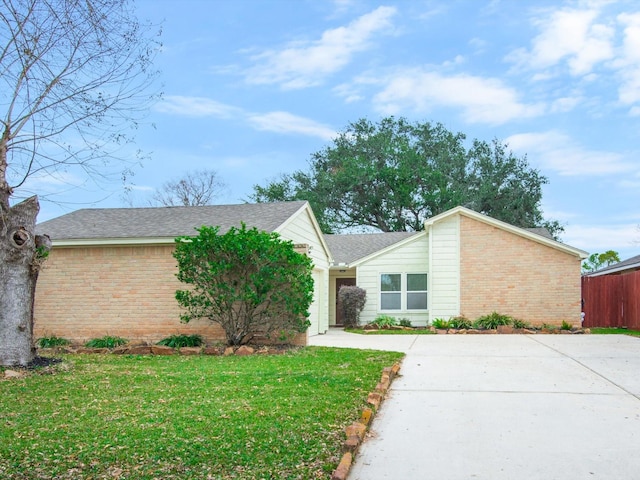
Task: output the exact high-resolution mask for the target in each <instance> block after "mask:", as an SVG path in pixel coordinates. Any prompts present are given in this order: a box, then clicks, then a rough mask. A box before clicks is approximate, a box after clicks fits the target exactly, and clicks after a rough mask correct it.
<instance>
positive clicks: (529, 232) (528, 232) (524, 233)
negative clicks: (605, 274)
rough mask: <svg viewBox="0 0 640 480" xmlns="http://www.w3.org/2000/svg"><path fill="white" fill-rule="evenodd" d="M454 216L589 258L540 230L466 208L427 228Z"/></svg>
mask: <svg viewBox="0 0 640 480" xmlns="http://www.w3.org/2000/svg"><path fill="white" fill-rule="evenodd" d="M454 215H464V216H466V217H469V218H472V219H474V220H478V221H480V222H483V223H486V224H488V225H492V226H494V227H496V228H499V229H501V230H505V231H507V232H510V233H513V234H515V235H519V236H521V237H524V238H527V239H529V240H532V241H534V242H537V243H541V244H543V245H546V246H548V247H551V248H555V249H556V250H560V251H563V252H565V253H567V254H570V255H574V256H577V257H579V258H582V259H584V258H587V257H588V256H589V254H588V253H587V252H585V251H584V250H580V249H578V248H575V247H571V246H570V245H567V244H566V243H562V242H558V241H556V240H554V239H553V238H548V237H547V236H545V235H543V234H542V232H538V231H537V230H538V229H526V228H520V227H516V226H515V225H511V224H510V223H506V222H503V221H502V220H497V219H495V218H492V217H489V216H488V215H483V214H482V213H478V212H476V211H474V210H471V209H469V208H466V207H455V208H452V209H451V210H447V211H446V212H443V213H441V214H439V215H436V216H435V217H431V218H429V219H428V220H426V221H425V222H424V224H425V228H426V229H428V228H429V227H430V226H431V225H433V224H434V223H437V222H440V221H442V220H444V219H445V218H450V217H452V216H454Z"/></svg>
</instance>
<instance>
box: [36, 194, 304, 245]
mask: <svg viewBox="0 0 640 480" xmlns="http://www.w3.org/2000/svg"><path fill="white" fill-rule="evenodd" d="M305 204H306V202H304V201H299V202H282V203H244V204H239V205H208V206H200V207H151V208H90V209H82V210H76V211H75V212H71V213H68V214H66V215H62V216H61V217H57V218H54V219H52V220H47V221H46V222H42V223H40V224H38V226H37V227H36V232H37V233H38V234H46V235H49V237H51V239H52V240H80V239H82V240H89V239H119V238H173V237H178V236H184V235H192V236H195V235H196V234H197V233H196V231H195V228H198V227H201V226H203V225H206V226H219V227H220V232H221V233H225V232H227V231H228V230H229V228H231V227H232V226H234V227H239V226H240V224H241V223H242V222H244V223H245V224H246V225H247V227H256V228H258V229H259V230H265V231H268V232H272V231H275V230H276V229H277V228H278V227H280V226H281V225H282V224H283V223H284V222H286V221H287V220H288V219H289V218H290V217H291V216H292V215H293V214H294V213H296V212H297V211H298V210H300V209H301V208H302V207H303V206H304V205H305Z"/></svg>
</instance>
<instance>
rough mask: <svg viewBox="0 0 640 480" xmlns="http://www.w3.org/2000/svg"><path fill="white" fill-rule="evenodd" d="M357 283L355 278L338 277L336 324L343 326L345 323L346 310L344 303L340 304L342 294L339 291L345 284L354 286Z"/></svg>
mask: <svg viewBox="0 0 640 480" xmlns="http://www.w3.org/2000/svg"><path fill="white" fill-rule="evenodd" d="M355 284H356V279H355V278H336V326H339V327H341V326H342V325H344V320H343V317H344V311H343V310H342V305H340V296H339V295H338V292H339V291H340V287H342V286H343V285H348V286H354V285H355Z"/></svg>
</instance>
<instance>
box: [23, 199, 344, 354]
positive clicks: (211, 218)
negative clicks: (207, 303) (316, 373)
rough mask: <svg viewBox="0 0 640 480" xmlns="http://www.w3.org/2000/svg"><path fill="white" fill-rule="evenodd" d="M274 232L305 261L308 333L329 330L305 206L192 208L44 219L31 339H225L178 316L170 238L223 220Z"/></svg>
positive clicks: (319, 254) (325, 268)
mask: <svg viewBox="0 0 640 480" xmlns="http://www.w3.org/2000/svg"><path fill="white" fill-rule="evenodd" d="M241 222H244V223H245V224H246V225H247V227H249V228H251V227H256V228H258V229H259V230H264V231H268V232H277V233H278V234H280V236H281V237H282V238H283V239H285V240H290V241H292V242H293V243H294V244H295V245H296V248H298V249H299V250H300V251H302V252H305V253H307V254H308V255H309V256H310V257H311V258H312V260H313V264H314V270H313V278H314V282H315V294H314V301H313V303H312V305H311V308H310V319H309V320H310V322H311V326H310V328H309V330H308V335H316V334H318V333H324V332H325V331H326V330H327V328H328V324H327V321H328V316H329V313H328V309H329V306H328V289H329V266H330V264H331V263H332V258H331V254H330V252H329V249H328V247H327V245H326V242H325V240H324V237H323V235H322V232H321V231H320V227H319V226H318V223H317V221H316V219H315V216H314V214H313V212H312V211H311V208H310V207H309V204H308V203H307V202H303V201H301V202H283V203H271V204H266V203H264V204H241V205H212V206H201V207H161V208H114V209H83V210H77V211H75V212H72V213H69V214H67V215H63V216H61V217H58V218H54V219H52V220H49V221H46V222H43V223H41V224H39V225H38V226H37V231H38V233H46V234H47V235H49V236H50V237H51V239H52V242H53V248H52V250H51V252H50V255H49V258H48V259H47V262H46V263H45V265H44V268H43V269H42V271H41V272H40V276H39V278H38V284H37V287H36V299H35V309H34V310H35V314H34V317H35V325H34V335H35V336H36V338H38V337H42V336H48V335H56V336H59V337H64V338H68V339H74V340H77V341H85V340H88V339H91V338H96V337H101V336H103V335H116V336H121V337H124V338H128V339H130V340H131V339H136V340H142V341H147V342H156V341H158V340H160V339H162V338H164V337H167V336H169V335H172V334H176V333H186V334H192V333H198V334H200V335H202V336H203V338H204V339H205V340H207V341H212V340H220V339H224V333H223V331H222V329H221V328H220V327H218V326H217V325H215V324H212V323H211V322H209V321H207V320H199V321H191V322H189V324H181V323H180V322H179V315H180V308H179V306H178V304H177V302H176V300H175V291H176V290H178V289H180V288H182V284H181V283H180V282H179V281H178V280H177V278H176V276H175V274H176V273H177V265H176V261H175V259H174V258H173V256H172V252H173V250H174V246H175V238H176V237H178V236H184V235H196V234H197V232H196V231H195V228H198V227H200V226H203V225H208V226H219V227H220V232H221V233H226V232H227V231H228V230H229V228H231V227H232V226H235V227H239V226H240V224H241Z"/></svg>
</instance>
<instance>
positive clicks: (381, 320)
mask: <svg viewBox="0 0 640 480" xmlns="http://www.w3.org/2000/svg"><path fill="white" fill-rule="evenodd" d="M397 324H398V322H397V321H396V319H395V318H394V317H392V316H390V315H378V316H377V317H376V319H375V320H374V321H373V322H371V323H370V325H373V326H375V327H378V328H381V329H382V328H389V327H395V326H396V325H397Z"/></svg>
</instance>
